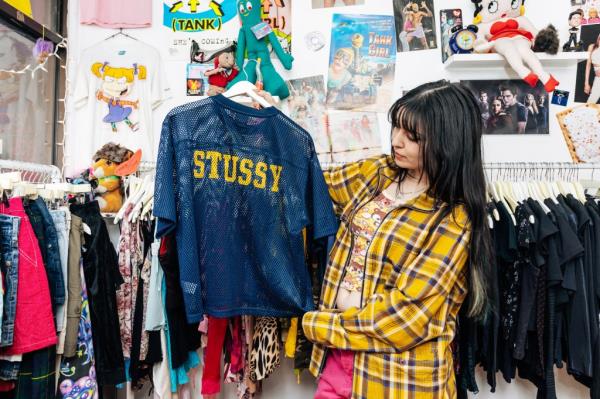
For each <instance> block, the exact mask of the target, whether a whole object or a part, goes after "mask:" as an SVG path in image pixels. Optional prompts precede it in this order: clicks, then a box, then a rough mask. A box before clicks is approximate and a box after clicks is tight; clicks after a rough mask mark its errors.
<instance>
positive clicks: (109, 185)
mask: <svg viewBox="0 0 600 399" xmlns="http://www.w3.org/2000/svg"><path fill="white" fill-rule="evenodd" d="M138 152H139V153H140V155H141V152H140V151H139V150H138ZM138 152H136V154H137V153H138ZM133 158H134V152H133V151H131V150H129V149H127V148H125V147H122V146H120V145H119V144H115V143H106V144H104V145H103V146H102V148H100V149H99V150H98V151H96V153H95V154H94V157H93V160H94V164H93V166H92V168H91V170H90V178H91V179H92V180H95V181H96V183H97V184H96V188H95V189H94V193H95V198H94V199H96V200H97V201H98V205H99V206H100V212H103V213H114V212H118V211H119V209H121V206H122V205H123V190H122V188H121V185H122V180H121V176H123V173H121V172H120V171H119V167H120V166H122V165H123V164H125V163H126V162H127V161H129V160H131V159H133ZM135 158H138V157H135ZM121 169H123V168H121Z"/></svg>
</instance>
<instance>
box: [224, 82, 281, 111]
mask: <svg viewBox="0 0 600 399" xmlns="http://www.w3.org/2000/svg"><path fill="white" fill-rule="evenodd" d="M256 90H258V89H257V88H256V86H255V85H254V84H252V83H250V82H248V81H247V80H241V81H239V82H237V83H236V84H234V85H233V86H231V87H230V88H229V90H227V91H226V92H225V93H223V96H224V97H227V98H232V97H236V96H241V95H246V96H248V97H250V98H252V99H253V100H254V101H256V102H257V103H259V104H260V105H261V106H262V107H263V108H269V107H271V104H269V102H268V101H267V100H265V99H264V98H263V97H261V96H259V95H258V94H256Z"/></svg>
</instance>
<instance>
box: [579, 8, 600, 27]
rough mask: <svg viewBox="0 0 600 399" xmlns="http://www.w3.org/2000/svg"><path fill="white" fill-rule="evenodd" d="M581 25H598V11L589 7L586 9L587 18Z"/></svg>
mask: <svg viewBox="0 0 600 399" xmlns="http://www.w3.org/2000/svg"><path fill="white" fill-rule="evenodd" d="M581 24H582V25H591V24H600V16H598V10H596V9H595V8H593V7H591V8H589V9H588V18H587V19H584V20H583V21H582V22H581Z"/></svg>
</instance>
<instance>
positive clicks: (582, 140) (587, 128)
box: [556, 104, 600, 162]
mask: <svg viewBox="0 0 600 399" xmlns="http://www.w3.org/2000/svg"><path fill="white" fill-rule="evenodd" d="M556 117H557V118H558V123H559V124H560V128H561V130H562V132H563V135H564V137H565V141H566V142H567V146H568V147H569V153H570V154H571V157H572V158H573V161H574V162H600V105H597V104H585V105H579V106H576V107H573V108H571V109H567V110H564V111H562V112H559V113H558V114H556Z"/></svg>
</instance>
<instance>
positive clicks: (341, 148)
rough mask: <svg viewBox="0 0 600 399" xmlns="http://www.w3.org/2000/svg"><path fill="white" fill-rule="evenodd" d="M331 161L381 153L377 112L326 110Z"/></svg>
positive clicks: (348, 160) (349, 159)
mask: <svg viewBox="0 0 600 399" xmlns="http://www.w3.org/2000/svg"><path fill="white" fill-rule="evenodd" d="M327 118H328V124H327V125H328V133H329V137H330V140H331V158H332V162H336V163H347V162H355V161H358V160H361V159H364V158H368V157H371V156H374V155H378V154H381V153H382V152H383V150H382V148H381V139H380V136H379V125H378V122H377V113H375V112H344V111H329V112H328V117H327Z"/></svg>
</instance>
